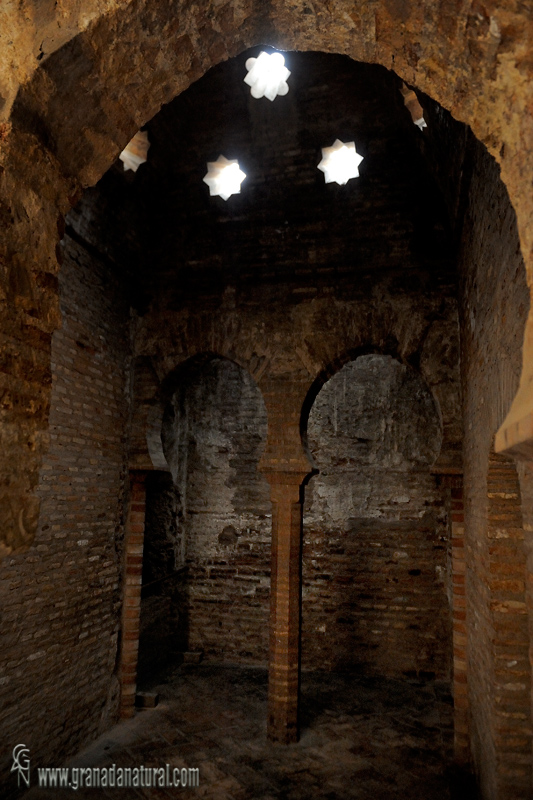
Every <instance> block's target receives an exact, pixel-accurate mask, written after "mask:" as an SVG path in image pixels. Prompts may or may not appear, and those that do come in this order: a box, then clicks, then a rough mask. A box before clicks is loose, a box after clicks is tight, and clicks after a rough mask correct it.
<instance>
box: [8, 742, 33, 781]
mask: <svg viewBox="0 0 533 800" xmlns="http://www.w3.org/2000/svg"><path fill="white" fill-rule="evenodd" d="M11 772H18V785H19V786H20V779H21V778H22V780H23V781H24V783H25V784H26V786H29V785H30V751H29V749H28V748H27V747H26V745H25V744H18V745H17V746H16V747H15V748H14V749H13V766H12V767H11Z"/></svg>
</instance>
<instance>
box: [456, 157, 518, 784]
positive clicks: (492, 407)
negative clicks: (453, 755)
mask: <svg viewBox="0 0 533 800" xmlns="http://www.w3.org/2000/svg"><path fill="white" fill-rule="evenodd" d="M468 168H469V170H470V172H471V176H472V177H471V180H470V185H469V187H468V192H469V193H468V200H467V202H466V209H465V218H464V223H463V234H462V242H461V254H460V261H461V271H462V309H461V313H462V351H461V364H462V373H463V387H464V420H465V443H464V461H465V465H464V466H465V474H464V478H465V480H464V500H465V546H466V563H467V573H466V603H467V605H466V608H467V616H466V622H467V636H468V642H467V655H468V658H467V667H468V687H469V700H470V726H471V741H472V753H473V758H474V762H475V765H476V768H477V770H478V772H479V775H480V783H481V787H482V791H483V796H484V797H486V798H489V799H491V798H496V797H497V798H499V800H503V799H504V798H515V797H517V798H518V797H520V798H522V797H523V798H525V797H528V796H530V792H531V789H532V787H531V742H530V737H531V729H530V725H531V700H530V695H529V686H530V666H529V663H528V660H527V653H528V647H529V643H528V631H527V624H526V616H525V588H524V584H525V580H526V553H525V548H524V534H523V522H522V517H521V507H520V493H519V486H518V482H517V477H516V471H515V469H514V466H513V464H512V463H510V462H509V461H508V460H506V459H502V458H496V457H495V456H494V455H492V454H491V448H492V441H493V436H494V434H495V432H496V430H497V429H498V427H499V425H500V424H501V423H502V421H503V419H504V417H505V414H506V411H507V409H508V407H509V405H510V402H511V400H512V398H513V396H514V393H515V391H516V389H517V387H518V377H519V374H520V369H521V353H520V350H521V344H522V336H523V326H524V322H525V318H526V315H527V311H528V307H529V297H528V291H527V286H526V281H525V271H524V267H523V262H522V258H521V254H520V247H519V242H518V236H517V232H516V221H515V215H514V211H513V209H512V207H511V205H510V203H509V199H508V196H507V193H506V191H505V188H504V186H503V184H502V183H501V182H500V180H499V174H498V167H497V165H496V164H495V162H494V161H493V160H492V159H491V158H490V157H489V156H488V155H487V153H486V151H485V150H484V149H483V148H482V147H481V146H480V145H474V144H473V143H471V151H470V163H469V165H468Z"/></svg>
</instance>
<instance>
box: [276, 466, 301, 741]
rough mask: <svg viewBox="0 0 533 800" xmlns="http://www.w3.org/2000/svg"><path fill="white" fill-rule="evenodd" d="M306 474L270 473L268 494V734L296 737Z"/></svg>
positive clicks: (282, 737)
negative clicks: (303, 503) (304, 484)
mask: <svg viewBox="0 0 533 800" xmlns="http://www.w3.org/2000/svg"><path fill="white" fill-rule="evenodd" d="M305 475H306V473H296V472H294V473H268V474H267V479H268V481H269V483H270V486H271V497H272V571H271V583H270V661H269V675H268V728H267V732H268V738H269V739H271V740H272V741H274V742H282V743H284V744H289V743H290V742H296V741H298V734H299V731H298V703H299V690H300V604H301V603H300V595H301V580H300V575H301V543H302V504H301V500H300V485H301V483H302V481H303V479H304V478H305Z"/></svg>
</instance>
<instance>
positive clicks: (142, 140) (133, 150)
mask: <svg viewBox="0 0 533 800" xmlns="http://www.w3.org/2000/svg"><path fill="white" fill-rule="evenodd" d="M149 147H150V142H149V141H148V134H147V133H146V131H138V132H137V133H136V134H135V136H134V137H133V139H132V140H131V142H128V144H127V145H126V147H125V148H124V150H123V151H122V153H121V154H120V155H119V158H120V160H121V161H122V163H123V164H124V172H126V170H128V169H132V170H133V171H134V172H137V170H138V169H139V167H140V166H141V164H144V163H145V161H146V160H147V158H148V148H149Z"/></svg>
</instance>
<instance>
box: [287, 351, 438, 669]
mask: <svg viewBox="0 0 533 800" xmlns="http://www.w3.org/2000/svg"><path fill="white" fill-rule="evenodd" d="M307 432H308V438H309V445H310V450H311V452H312V454H313V460H314V462H315V465H316V467H317V469H318V470H319V474H318V475H316V476H315V477H314V478H313V479H312V480H311V481H310V483H309V485H308V487H307V488H306V502H305V506H304V549H303V582H304V583H303V586H304V588H303V615H302V617H303V633H302V665H303V667H304V668H315V669H320V668H322V669H324V668H325V669H328V668H329V669H349V668H350V667H353V666H359V667H360V666H365V667H366V668H367V669H369V670H371V671H376V672H379V673H382V674H394V675H401V674H406V673H407V674H410V675H413V674H424V673H426V674H430V673H432V674H436V675H438V676H439V677H448V676H449V673H450V656H451V637H450V632H451V624H450V623H451V619H450V608H449V602H448V597H447V594H448V592H449V589H450V587H449V585H448V575H447V571H448V569H447V547H448V542H447V540H448V534H447V524H446V523H447V517H446V509H445V496H444V489H443V487H442V486H441V485H440V484H439V482H438V479H437V477H436V476H435V475H432V474H431V472H430V468H431V466H432V464H433V463H434V462H435V461H436V459H437V457H438V455H439V451H440V444H441V426H440V420H439V412H438V409H437V408H436V406H435V402H434V399H433V397H432V395H431V393H430V392H429V390H428V388H427V386H426V385H425V383H424V381H423V380H422V379H421V378H420V376H419V375H417V374H416V373H415V372H414V370H412V369H411V368H409V367H406V366H404V365H401V364H400V363H399V362H398V361H395V360H394V359H392V358H391V357H390V356H373V355H368V356H361V357H360V358H359V359H357V361H352V362H350V363H348V364H346V365H345V366H344V367H343V368H342V369H341V370H340V371H339V372H338V373H337V374H336V375H335V376H333V377H332V378H331V379H330V380H329V381H328V382H327V383H326V384H325V385H324V387H323V388H322V390H321V391H320V393H319V394H318V396H317V398H316V400H315V403H314V404H313V407H312V409H311V413H310V415H309V422H308V426H307Z"/></svg>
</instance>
